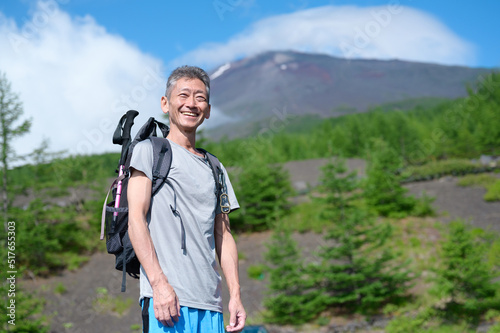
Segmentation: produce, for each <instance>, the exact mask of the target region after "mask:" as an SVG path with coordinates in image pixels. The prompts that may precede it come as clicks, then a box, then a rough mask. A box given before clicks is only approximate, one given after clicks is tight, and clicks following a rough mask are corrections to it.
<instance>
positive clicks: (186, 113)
mask: <svg viewBox="0 0 500 333" xmlns="http://www.w3.org/2000/svg"><path fill="white" fill-rule="evenodd" d="M181 113H182V114H185V115H187V116H193V117H196V116H197V114H196V113H192V112H181Z"/></svg>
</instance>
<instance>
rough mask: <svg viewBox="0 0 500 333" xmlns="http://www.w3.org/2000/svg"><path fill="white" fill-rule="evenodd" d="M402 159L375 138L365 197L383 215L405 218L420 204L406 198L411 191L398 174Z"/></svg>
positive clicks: (368, 166)
mask: <svg viewBox="0 0 500 333" xmlns="http://www.w3.org/2000/svg"><path fill="white" fill-rule="evenodd" d="M401 167H402V159H401V157H400V156H399V155H398V154H397V153H396V152H395V151H394V150H393V149H391V148H390V147H389V145H388V144H387V143H386V142H385V141H383V140H382V139H375V140H373V143H372V145H371V147H370V148H369V150H368V165H367V170H366V174H367V179H366V181H365V184H364V193H363V195H364V197H365V199H366V201H367V203H368V204H369V205H370V206H371V207H373V208H374V209H375V210H376V211H377V213H379V214H380V215H382V216H397V217H400V216H405V215H408V214H409V213H411V212H412V211H413V209H414V208H415V206H416V204H417V200H416V199H415V198H414V197H411V196H406V192H407V189H406V188H404V187H403V186H402V185H401V183H400V177H399V176H398V174H397V173H398V171H399V170H400V169H401Z"/></svg>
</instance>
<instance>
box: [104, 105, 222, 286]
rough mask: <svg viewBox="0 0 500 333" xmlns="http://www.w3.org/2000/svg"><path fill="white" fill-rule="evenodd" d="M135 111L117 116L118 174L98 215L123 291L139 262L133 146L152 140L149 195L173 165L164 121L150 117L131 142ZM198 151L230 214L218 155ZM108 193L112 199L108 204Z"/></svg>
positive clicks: (137, 268) (164, 179)
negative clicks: (132, 215)
mask: <svg viewBox="0 0 500 333" xmlns="http://www.w3.org/2000/svg"><path fill="white" fill-rule="evenodd" d="M138 114H139V112H137V111H135V110H130V111H127V113H126V114H124V115H123V116H122V118H121V119H120V121H119V123H118V126H117V127H116V130H115V133H114V135H113V143H115V144H119V145H121V146H122V152H121V156H120V162H119V164H118V168H117V170H116V172H117V173H118V177H117V178H116V179H115V180H114V181H113V183H112V184H111V186H110V188H109V191H108V194H107V195H106V199H105V200H104V204H103V208H102V218H101V240H103V239H104V236H106V248H107V251H108V253H110V254H114V255H115V268H116V269H117V270H119V271H123V277H122V287H121V291H122V292H124V291H125V290H126V274H125V273H128V274H129V275H130V276H132V277H134V278H136V279H138V278H139V274H140V263H139V260H138V259H137V256H136V255H135V252H134V248H133V247H132V243H131V242H130V238H129V236H128V200H127V187H128V180H129V176H130V171H129V167H130V160H131V158H132V152H133V150H134V147H135V145H136V144H137V143H139V142H141V141H144V140H151V143H152V146H153V180H152V183H153V184H152V189H151V197H153V196H154V195H155V194H156V193H158V191H159V190H160V189H161V187H162V186H163V184H164V183H165V181H166V180H167V176H168V173H169V171H170V165H171V164H172V149H171V147H170V142H169V141H168V140H167V139H165V138H166V137H167V135H168V133H169V127H168V126H167V125H166V124H164V123H162V122H159V121H157V120H155V119H154V118H153V117H151V118H149V120H148V121H147V122H146V123H145V124H144V125H143V126H142V128H141V129H140V130H139V132H138V133H137V135H136V136H135V138H134V140H133V141H132V142H131V141H130V138H131V137H130V130H131V128H132V126H133V124H134V118H135V117H136V116H137V115H138ZM156 127H158V128H159V129H160V130H161V132H162V135H163V138H160V137H157V135H156ZM198 149H199V148H198ZM199 150H202V151H203V152H204V153H205V156H206V157H207V159H208V162H209V164H210V167H211V168H212V172H213V175H214V180H215V184H216V185H217V204H218V205H220V206H221V209H222V212H224V213H229V201H228V198H227V193H226V186H225V181H224V174H223V172H222V168H221V166H220V162H219V160H218V159H217V157H215V156H214V155H212V154H210V153H208V152H207V151H206V150H203V149H199ZM110 193H111V195H112V198H113V200H112V201H111V202H109V203H108V198H109V194H110ZM177 214H178V212H177Z"/></svg>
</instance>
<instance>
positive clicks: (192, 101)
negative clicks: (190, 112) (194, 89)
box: [185, 95, 196, 107]
mask: <svg viewBox="0 0 500 333" xmlns="http://www.w3.org/2000/svg"><path fill="white" fill-rule="evenodd" d="M185 104H186V106H187V107H194V106H195V105H196V99H195V98H194V95H192V96H189V97H188V98H186V102H185Z"/></svg>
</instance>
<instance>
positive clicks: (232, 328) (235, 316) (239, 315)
mask: <svg viewBox="0 0 500 333" xmlns="http://www.w3.org/2000/svg"><path fill="white" fill-rule="evenodd" d="M228 309H229V314H230V316H229V325H227V326H226V331H228V332H241V330H243V327H245V320H246V319H247V314H246V312H245V309H244V308H243V304H242V303H241V300H240V299H239V298H231V300H230V301H229V306H228Z"/></svg>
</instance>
